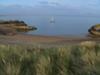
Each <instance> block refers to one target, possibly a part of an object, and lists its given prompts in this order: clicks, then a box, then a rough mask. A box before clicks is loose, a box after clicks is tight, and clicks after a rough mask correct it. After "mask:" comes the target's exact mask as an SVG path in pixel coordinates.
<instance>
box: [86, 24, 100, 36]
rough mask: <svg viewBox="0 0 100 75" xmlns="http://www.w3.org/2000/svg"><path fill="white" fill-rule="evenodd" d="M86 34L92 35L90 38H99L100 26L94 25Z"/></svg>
mask: <svg viewBox="0 0 100 75" xmlns="http://www.w3.org/2000/svg"><path fill="white" fill-rule="evenodd" d="M88 32H89V33H90V34H91V35H92V36H100V24H96V25H94V26H92V27H91V28H90V29H89V30H88Z"/></svg>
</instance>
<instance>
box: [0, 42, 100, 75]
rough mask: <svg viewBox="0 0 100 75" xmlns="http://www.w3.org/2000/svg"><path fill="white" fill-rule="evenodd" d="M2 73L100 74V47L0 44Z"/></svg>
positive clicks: (16, 74)
mask: <svg viewBox="0 0 100 75" xmlns="http://www.w3.org/2000/svg"><path fill="white" fill-rule="evenodd" d="M0 75H100V46H99V45H97V44H96V43H94V42H89V41H87V42H83V43H81V44H80V45H77V46H66V47H60V48H45V49H43V48H34V47H33V48H31V49H29V48H24V47H21V46H16V45H15V46H10V45H0Z"/></svg>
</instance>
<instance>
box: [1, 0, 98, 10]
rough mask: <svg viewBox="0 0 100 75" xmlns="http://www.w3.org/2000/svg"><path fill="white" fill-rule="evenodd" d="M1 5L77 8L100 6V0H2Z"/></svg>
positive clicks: (96, 7)
mask: <svg viewBox="0 0 100 75" xmlns="http://www.w3.org/2000/svg"><path fill="white" fill-rule="evenodd" d="M0 5H4V6H6V5H22V6H41V5H44V6H45V5H51V6H60V7H61V6H65V7H77V8H83V7H85V8H93V9H98V8H99V7H100V0H0Z"/></svg>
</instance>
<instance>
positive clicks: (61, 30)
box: [0, 16, 100, 35]
mask: <svg viewBox="0 0 100 75" xmlns="http://www.w3.org/2000/svg"><path fill="white" fill-rule="evenodd" d="M53 17H54V20H55V22H54V23H50V20H51V18H52V16H1V17H0V20H23V21H25V22H26V23H27V24H29V25H31V26H36V27H37V28H38V30H36V31H32V32H28V33H27V34H33V35H34V34H38V35H85V34H87V33H88V28H89V27H91V26H92V25H94V24H97V23H100V18H99V17H70V16H53Z"/></svg>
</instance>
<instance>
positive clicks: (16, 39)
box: [0, 34, 100, 46]
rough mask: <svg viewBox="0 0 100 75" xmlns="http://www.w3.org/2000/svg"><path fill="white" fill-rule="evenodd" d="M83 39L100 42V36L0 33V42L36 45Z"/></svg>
mask: <svg viewBox="0 0 100 75" xmlns="http://www.w3.org/2000/svg"><path fill="white" fill-rule="evenodd" d="M83 41H96V42H97V43H99V42H100V38H91V37H80V36H75V37H72V36H66V37H63V36H44V35H26V34H17V35H14V36H8V35H6V36H5V35H0V44H23V45H24V44H26V45H27V44H29V45H31V44H36V45H38V44H39V45H40V44H41V45H44V46H46V45H75V44H79V43H81V42H83Z"/></svg>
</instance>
